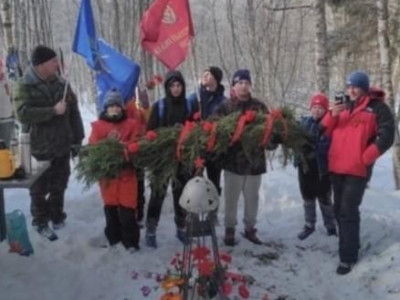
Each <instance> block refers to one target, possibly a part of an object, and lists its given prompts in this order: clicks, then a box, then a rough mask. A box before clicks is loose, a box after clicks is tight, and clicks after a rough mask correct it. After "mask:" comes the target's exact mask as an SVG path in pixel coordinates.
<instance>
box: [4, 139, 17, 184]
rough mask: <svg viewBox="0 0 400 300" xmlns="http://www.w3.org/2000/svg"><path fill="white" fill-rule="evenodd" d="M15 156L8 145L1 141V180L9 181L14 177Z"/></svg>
mask: <svg viewBox="0 0 400 300" xmlns="http://www.w3.org/2000/svg"><path fill="white" fill-rule="evenodd" d="M14 172H15V162H14V156H13V154H12V153H11V151H10V149H8V148H7V147H6V144H5V143H4V142H3V141H1V140H0V179H7V178H10V177H12V176H13V175H14Z"/></svg>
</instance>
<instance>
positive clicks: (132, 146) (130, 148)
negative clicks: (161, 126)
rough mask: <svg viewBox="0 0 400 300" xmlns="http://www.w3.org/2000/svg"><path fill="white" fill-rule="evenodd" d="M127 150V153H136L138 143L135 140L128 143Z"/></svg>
mask: <svg viewBox="0 0 400 300" xmlns="http://www.w3.org/2000/svg"><path fill="white" fill-rule="evenodd" d="M128 151H129V153H133V154H136V153H138V152H139V144H138V143H136V142H134V143H130V144H129V145H128Z"/></svg>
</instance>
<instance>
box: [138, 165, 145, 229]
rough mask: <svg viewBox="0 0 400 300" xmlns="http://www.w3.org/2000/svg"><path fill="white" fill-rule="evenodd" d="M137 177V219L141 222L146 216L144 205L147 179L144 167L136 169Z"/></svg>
mask: <svg viewBox="0 0 400 300" xmlns="http://www.w3.org/2000/svg"><path fill="white" fill-rule="evenodd" d="M136 177H137V182H138V184H137V200H138V207H137V220H138V221H139V222H141V221H142V220H143V217H144V206H145V205H146V197H145V179H144V169H136Z"/></svg>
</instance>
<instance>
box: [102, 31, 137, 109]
mask: <svg viewBox="0 0 400 300" xmlns="http://www.w3.org/2000/svg"><path fill="white" fill-rule="evenodd" d="M98 47H99V49H98V50H99V58H100V65H101V71H100V72H97V74H96V82H97V91H98V103H97V104H98V106H97V107H98V108H99V109H100V110H101V109H102V108H103V102H104V96H105V94H106V93H107V91H108V90H110V89H112V88H116V89H117V90H119V91H120V92H121V94H122V96H123V98H124V101H125V102H126V101H128V100H130V99H131V98H132V97H133V95H134V92H135V89H136V85H137V83H138V80H139V75H140V66H139V65H138V64H136V63H135V62H133V61H132V60H130V59H129V58H128V57H126V56H125V55H123V54H121V53H119V52H118V51H117V50H116V49H114V48H113V47H111V46H110V45H109V44H107V43H106V42H105V41H104V40H102V39H98Z"/></svg>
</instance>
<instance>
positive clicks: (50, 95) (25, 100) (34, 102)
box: [14, 66, 84, 160]
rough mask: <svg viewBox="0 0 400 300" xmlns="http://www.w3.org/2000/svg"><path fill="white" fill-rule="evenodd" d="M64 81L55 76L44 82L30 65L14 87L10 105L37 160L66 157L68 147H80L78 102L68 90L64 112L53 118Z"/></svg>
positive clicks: (81, 125)
mask: <svg viewBox="0 0 400 300" xmlns="http://www.w3.org/2000/svg"><path fill="white" fill-rule="evenodd" d="M64 88H65V82H64V81H63V80H62V79H61V78H59V77H58V76H53V77H51V78H49V79H47V80H46V81H44V80H43V79H41V78H40V77H39V76H38V75H37V73H36V72H35V70H34V68H33V67H32V66H30V67H28V69H27V70H26V72H25V73H24V75H23V77H22V78H21V79H20V80H19V81H18V82H17V83H16V84H15V89H14V106H15V111H16V114H17V118H18V119H19V121H20V122H21V123H22V124H23V125H24V127H26V128H28V129H29V132H30V134H31V151H32V155H33V156H34V157H35V158H36V159H38V160H49V159H52V158H54V157H61V156H65V155H68V154H69V152H70V150H71V145H73V144H79V145H80V144H81V142H82V139H83V138H84V130H83V124H82V119H81V115H80V112H79V109H78V102H77V99H76V96H75V94H74V93H73V92H72V90H71V88H70V87H68V91H67V97H66V103H67V109H66V111H65V113H64V114H63V115H56V113H55V111H54V108H53V107H54V105H55V104H56V103H57V102H59V101H60V100H61V99H62V97H63V93H64Z"/></svg>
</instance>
